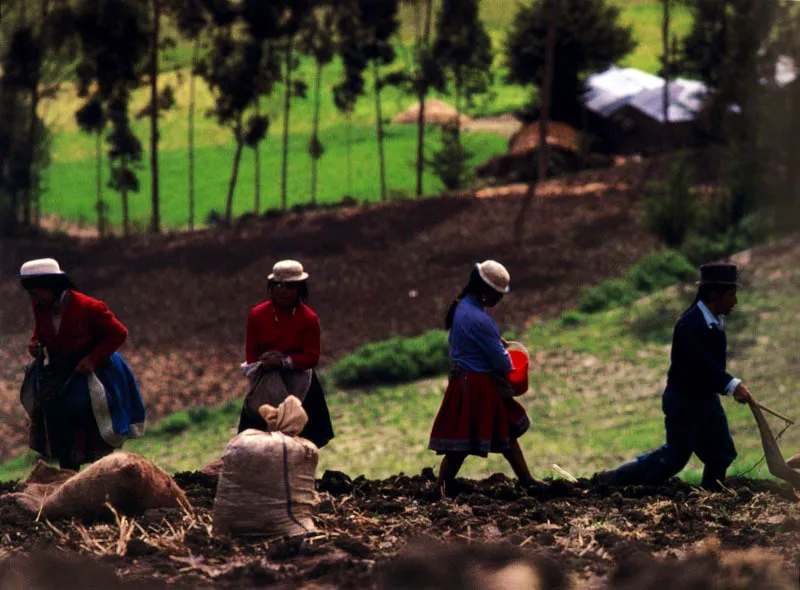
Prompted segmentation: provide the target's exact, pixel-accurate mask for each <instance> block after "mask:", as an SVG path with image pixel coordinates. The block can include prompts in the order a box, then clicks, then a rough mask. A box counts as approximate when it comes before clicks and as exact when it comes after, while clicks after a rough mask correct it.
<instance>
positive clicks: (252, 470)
mask: <svg viewBox="0 0 800 590" xmlns="http://www.w3.org/2000/svg"><path fill="white" fill-rule="evenodd" d="M259 414H260V415H261V417H262V418H263V419H264V421H265V422H266V423H267V427H268V428H269V430H270V432H261V431H260V430H254V429H248V430H245V431H244V432H241V433H239V434H238V435H237V436H236V437H235V438H234V439H233V440H231V442H229V443H228V446H227V447H226V448H225V454H224V455H223V457H222V472H221V473H220V477H219V484H218V485H217V494H216V496H215V498H214V509H213V515H212V516H213V525H214V533H215V534H217V535H222V534H232V535H263V536H266V537H284V536H299V535H306V534H308V533H312V532H315V531H316V528H315V527H314V523H313V521H312V520H311V513H312V509H313V507H314V505H315V504H316V500H317V495H316V491H315V489H314V480H315V476H316V471H317V462H318V461H319V449H317V447H316V446H315V445H314V443H312V442H311V441H308V440H306V439H304V438H300V437H299V436H297V435H298V434H300V432H301V431H302V430H303V428H304V427H305V425H306V422H308V416H307V415H306V413H305V410H303V407H302V405H301V403H300V400H299V399H297V398H296V397H294V396H289V397H288V398H286V400H285V401H284V402H283V403H281V404H280V405H279V406H278V407H277V408H275V407H273V406H270V405H264V406H261V407H260V408H259Z"/></svg>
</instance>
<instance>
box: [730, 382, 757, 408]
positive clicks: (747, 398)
mask: <svg viewBox="0 0 800 590" xmlns="http://www.w3.org/2000/svg"><path fill="white" fill-rule="evenodd" d="M733 399H735V400H736V401H737V402H739V403H740V404H748V403H750V402H751V401H753V394H751V393H750V390H749V389H747V386H746V385H745V384H744V383H739V385H737V386H736V389H734V390H733Z"/></svg>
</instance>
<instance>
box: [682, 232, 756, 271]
mask: <svg viewBox="0 0 800 590" xmlns="http://www.w3.org/2000/svg"><path fill="white" fill-rule="evenodd" d="M746 247H747V242H746V240H745V238H744V236H743V235H741V234H739V233H738V232H737V231H735V230H734V231H730V232H728V233H727V234H723V235H721V236H704V235H697V234H692V235H690V236H689V237H688V238H686V242H685V243H684V244H683V246H682V247H681V252H683V254H684V255H685V256H686V258H687V259H688V260H690V261H691V262H692V263H694V264H695V265H700V264H705V263H706V262H712V261H714V260H719V259H720V258H725V257H726V256H729V255H730V254H733V253H734V252H739V251H740V250H744V249H745V248H746Z"/></svg>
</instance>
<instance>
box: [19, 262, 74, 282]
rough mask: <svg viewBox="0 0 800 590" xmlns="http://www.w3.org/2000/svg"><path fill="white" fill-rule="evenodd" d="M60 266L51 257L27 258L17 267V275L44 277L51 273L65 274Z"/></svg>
mask: <svg viewBox="0 0 800 590" xmlns="http://www.w3.org/2000/svg"><path fill="white" fill-rule="evenodd" d="M65 274H67V273H65V272H64V271H63V270H61V267H60V266H59V265H58V262H56V260H55V259H53V258H37V259H36V260H29V261H28V262H26V263H25V264H23V265H22V267H21V268H20V269H19V277H20V278H21V279H25V278H29V277H46V276H53V275H65Z"/></svg>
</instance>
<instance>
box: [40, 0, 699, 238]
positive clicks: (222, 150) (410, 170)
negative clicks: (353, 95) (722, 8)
mask: <svg viewBox="0 0 800 590" xmlns="http://www.w3.org/2000/svg"><path fill="white" fill-rule="evenodd" d="M614 3H615V4H617V5H618V6H619V7H620V9H621V11H622V20H623V22H624V23H625V24H627V25H630V26H631V27H632V28H633V30H634V35H635V37H636V39H637V41H638V43H639V45H638V46H637V48H636V50H635V51H634V52H633V53H632V54H631V55H630V56H629V57H628V58H626V60H625V61H624V64H625V65H630V66H634V67H638V68H641V69H644V70H647V71H651V72H655V71H657V70H658V67H659V65H658V60H659V55H660V52H661V49H660V43H661V42H660V26H661V24H660V23H661V13H660V4H659V3H658V2H656V1H655V0H614ZM516 6H517V1H516V0H484V2H483V3H482V15H483V17H484V18H485V20H486V22H487V25H488V27H489V28H490V30H491V33H492V37H493V39H494V42H495V49H496V51H497V53H498V57H497V62H496V68H495V83H494V86H493V88H492V90H491V92H489V93H488V94H487V95H486V96H485V97H482V98H480V99H479V100H478V101H477V103H476V105H475V107H474V108H472V109H470V114H471V115H473V116H485V115H492V114H499V113H504V112H508V111H510V110H513V109H516V108H519V107H521V106H522V105H523V104H524V103H525V102H526V100H527V99H528V97H529V95H530V90H529V89H527V88H523V87H520V86H516V85H509V84H506V83H505V82H504V80H503V79H504V67H503V55H502V53H503V51H504V39H505V34H506V31H507V29H508V27H509V25H510V23H511V22H512V20H513V18H514V14H515V10H516ZM414 18H415V16H414V11H413V9H411V8H404V12H403V15H402V22H403V38H404V39H405V40H407V41H408V40H410V39H413V26H414ZM689 24H690V15H689V13H688V11H687V9H686V8H685V7H676V8H674V9H673V25H674V31H675V33H676V34H677V35H679V36H680V35H682V34H684V33H685V32H686V31H687V30H688V27H689ZM398 53H399V59H400V60H401V62H402V61H403V60H406V61H407V60H408V59H409V58H410V52H409V45H408V44H407V43H404V44H403V45H399V46H398ZM188 59H189V52H188V51H187V50H186V47H185V46H184V45H183V44H179V45H178V46H177V47H176V48H175V49H172V50H170V51H169V52H167V53H165V56H164V63H163V66H164V69H165V70H170V71H169V72H168V73H165V74H164V75H163V76H162V79H161V84H162V86H167V85H169V86H171V87H172V88H173V90H174V93H175V97H176V101H177V104H176V107H175V108H174V109H172V110H171V111H169V112H167V113H164V115H163V117H162V121H161V125H160V134H161V141H160V148H161V151H160V154H161V159H160V164H161V179H162V180H161V182H162V188H161V193H162V210H163V214H162V215H163V219H164V222H165V224H166V225H168V226H173V227H174V226H181V225H185V223H186V219H187V211H188V204H187V183H188V181H187V175H188V172H187V167H188V164H187V154H186V142H187V129H188V124H187V121H188V99H189V80H190V77H189V70H188V68H187V65H188ZM299 77H300V78H302V79H304V80H306V81H307V82H309V83H310V82H311V81H313V65H312V64H311V63H310V62H309V61H308V60H304V61H303V62H302V64H301V67H300V70H299ZM340 77H341V66H340V65H339V64H338V63H336V64H333V65H331V66H330V67H328V68H326V70H325V71H324V74H323V88H324V91H323V93H322V111H321V121H322V124H321V132H320V139H321V141H322V143H323V144H324V146H325V149H326V152H325V155H324V156H323V158H322V160H321V162H320V175H321V176H320V182H319V187H320V188H319V190H320V200H321V201H337V200H339V199H341V198H342V197H343V196H345V195H348V194H349V195H352V196H355V197H357V198H359V199H363V200H376V199H377V198H378V195H379V179H378V174H377V154H376V147H375V131H374V105H373V100H372V96H371V95H370V94H368V95H367V96H365V97H364V98H362V99H361V100H360V101H359V102H358V103H357V105H356V109H355V112H354V113H353V116H352V120H351V123H352V127H351V131H350V133H351V141H352V148H351V149H352V154H351V155H350V156H349V158H348V154H347V152H348V148H347V139H346V137H347V128H348V125H347V119H346V118H345V116H344V115H342V114H341V113H339V112H338V111H337V110H336V109H335V107H334V105H333V97H332V91H331V89H332V87H333V85H334V84H335V83H336V81H337V80H338V79H339V78H340ZM371 86H372V85H371V82H370V83H368V85H367V88H368V92H370V89H371ZM441 98H443V99H444V100H448V97H446V96H443V97H441ZM148 100H149V99H148V93H147V90H146V89H141V90H139V91H136V92H135V93H134V98H133V102H132V112H133V113H136V112H138V111H140V110H141V109H142V108H143V107H144V106H145V105H146V104H147V102H148ZM282 100H283V97H282V88H281V87H280V86H279V87H278V88H277V91H276V93H275V95H273V96H272V97H269V98H268V99H264V101H263V103H262V111H263V112H266V113H268V114H269V116H270V118H271V126H270V132H269V135H268V138H267V141H266V142H265V144H264V145H263V147H262V149H261V160H262V162H261V163H262V178H263V194H262V199H261V207H262V210H263V209H266V208H268V207H275V206H277V205H278V204H279V200H278V194H279V187H280V173H279V163H280V132H281V129H282V124H283V122H282V117H283V115H282V108H281V107H282ZM383 101H384V114H385V117H386V118H387V119H391V118H392V117H393V116H394V115H395V114H397V113H398V112H401V111H402V110H404V109H406V108H407V107H409V106H410V105H411V104H413V103H414V102H415V101H414V99H413V98H412V97H409V96H404V95H402V94H401V93H399V92H398V91H397V90H395V89H391V88H389V89H386V90H385V91H384V93H383ZM79 105H80V99H79V98H78V97H77V95H76V93H75V91H74V89H73V88H70V87H64V88H63V89H62V91H61V92H60V93H59V94H58V96H56V97H55V98H53V99H52V100H49V101H46V102H44V103H43V116H44V117H45V120H47V121H48V123H49V124H50V126H51V129H52V131H53V134H54V137H53V164H52V165H51V167H50V168H49V170H48V171H47V174H46V193H45V195H44V196H43V198H42V208H43V211H44V212H46V213H50V214H54V215H57V216H60V217H63V218H65V219H69V220H72V221H87V222H89V223H93V220H94V219H95V216H96V213H95V188H94V187H95V158H94V150H95V140H94V138H93V137H89V136H86V135H85V134H83V133H81V132H80V131H79V129H78V128H77V125H76V124H75V117H74V113H75V111H76V110H77V108H78V107H79ZM212 106H213V97H212V96H211V94H210V92H209V91H208V89H207V88H206V87H205V86H204V85H203V84H202V82H198V85H197V110H196V113H197V120H196V121H197V122H196V140H195V141H196V145H197V155H196V169H197V193H196V194H197V212H198V213H197V218H196V220H197V221H199V222H201V223H202V222H203V220H204V219H205V217H206V215H207V213H208V211H209V210H210V209H217V210H221V209H222V208H223V207H224V199H225V194H226V189H227V182H228V178H229V177H230V172H231V162H232V159H233V144H232V140H231V133H230V131H229V130H227V129H224V128H221V127H219V126H218V125H217V124H216V122H215V121H214V120H213V118H210V117H208V116H207V113H208V111H209V110H210V109H211V107H212ZM312 112H313V104H312V101H311V100H310V99H305V100H303V99H296V100H294V101H293V104H292V112H291V115H290V128H291V141H290V156H289V159H290V172H289V176H290V186H289V193H290V196H289V201H290V203H300V202H307V201H308V185H309V181H308V175H309V157H308V153H307V145H308V137H309V134H310V131H311V121H312ZM134 132H135V133H136V134H137V135H138V136H139V137H140V138H141V139H142V141H143V143H145V144H146V143H147V138H148V136H149V128H148V126H147V122H146V121H144V120H140V121H136V122H135V123H134ZM430 137H431V139H432V141H431V142H430V143H428V144H427V153H428V154H429V155H430V154H431V153H432V151H433V150H435V149H436V145H437V141H438V133H437V132H433V133H432V134H431V135H430ZM505 146H506V142H505V140H504V139H503V138H501V137H498V136H493V135H487V134H476V135H474V136H472V137H470V141H469V147H470V148H471V149H472V150H473V151H474V152H475V158H474V161H473V164H475V163H478V162H480V161H482V160H485V159H486V158H488V157H490V156H491V155H494V154H497V153H500V152H503V151H504V150H505ZM104 149H105V147H104ZM415 153H416V152H415V134H414V131H413V127H412V126H391V127H389V130H388V136H387V155H386V159H387V167H388V177H389V179H388V185H389V188H390V189H392V190H394V191H396V192H397V193H400V194H409V193H412V192H413V191H414V186H415V176H414V163H415ZM145 156H146V155H145ZM145 159H146V158H145ZM349 160H351V161H352V164H348V161H349ZM107 176H108V170H107V165H106V164H105V163H104V164H103V177H104V185H105V182H106V180H107ZM252 178H253V165H252V152H250V153H248V152H246V153H245V158H244V160H243V162H242V170H241V178H240V180H239V188H238V192H237V205H236V211H237V212H238V213H242V212H245V211H248V210H251V208H252V198H250V196H251V195H252V193H253V188H252ZM140 182H141V186H142V190H141V193H140V194H138V195H133V196H132V198H131V203H132V204H131V207H132V218H134V219H139V220H142V221H143V220H144V219H146V218H147V216H148V215H149V211H150V206H149V200H150V180H149V172H148V167H147V166H143V167H142V170H141V172H140ZM425 186H426V192H428V193H435V192H438V191H439V190H441V185H440V183H439V182H438V180H436V179H434V178H433V177H432V176H431V175H430V174H428V175H426V181H425ZM104 199H105V200H106V202H107V203H108V205H109V207H110V218H111V221H112V223H114V224H118V223H120V221H121V215H120V213H119V197H118V196H117V195H116V193H113V192H112V191H110V190H109V189H107V188H104Z"/></svg>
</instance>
